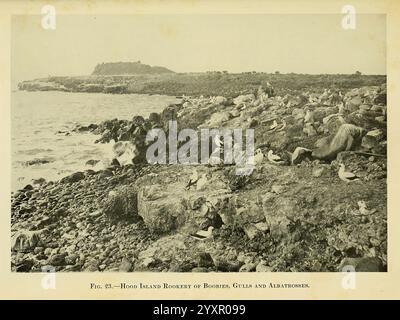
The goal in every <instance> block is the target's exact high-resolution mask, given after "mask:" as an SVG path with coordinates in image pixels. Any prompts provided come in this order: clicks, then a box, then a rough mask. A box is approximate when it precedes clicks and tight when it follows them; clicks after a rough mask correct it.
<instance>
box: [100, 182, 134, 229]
mask: <svg viewBox="0 0 400 320" xmlns="http://www.w3.org/2000/svg"><path fill="white" fill-rule="evenodd" d="M101 206H102V212H103V214H104V215H105V216H106V217H107V218H108V219H109V220H110V221H112V222H117V221H120V220H133V221H137V220H138V218H139V216H138V206H137V192H136V190H135V189H134V188H132V187H128V186H124V187H121V188H120V189H118V190H113V191H111V192H110V193H109V195H108V197H107V198H106V199H105V200H104V202H103V203H102V205H101Z"/></svg>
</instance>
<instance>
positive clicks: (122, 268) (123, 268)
mask: <svg viewBox="0 0 400 320" xmlns="http://www.w3.org/2000/svg"><path fill="white" fill-rule="evenodd" d="M118 270H119V272H130V271H131V270H132V263H131V262H129V260H128V259H126V258H123V259H122V261H121V264H120V265H119V268H118Z"/></svg>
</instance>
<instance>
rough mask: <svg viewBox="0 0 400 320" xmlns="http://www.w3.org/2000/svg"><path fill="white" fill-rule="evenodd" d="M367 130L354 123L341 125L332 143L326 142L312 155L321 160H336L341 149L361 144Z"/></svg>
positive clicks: (353, 147) (352, 147)
mask: <svg viewBox="0 0 400 320" xmlns="http://www.w3.org/2000/svg"><path fill="white" fill-rule="evenodd" d="M364 134H365V130H364V129H363V128H360V127H358V126H355V125H353V124H349V123H345V124H343V125H341V126H340V128H339V130H338V131H337V133H336V135H335V136H334V137H333V139H332V141H331V142H330V143H326V144H324V145H322V146H320V147H319V148H317V149H316V150H314V151H313V153H312V156H313V157H314V158H317V159H321V160H334V159H335V158H336V156H337V154H338V153H339V152H341V151H350V150H354V149H355V148H356V147H357V146H359V145H360V144H361V140H362V137H363V136H364Z"/></svg>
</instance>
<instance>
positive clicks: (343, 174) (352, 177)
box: [338, 163, 360, 182]
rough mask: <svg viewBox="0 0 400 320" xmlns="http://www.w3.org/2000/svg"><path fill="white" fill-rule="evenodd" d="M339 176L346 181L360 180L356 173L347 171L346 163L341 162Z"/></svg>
mask: <svg viewBox="0 0 400 320" xmlns="http://www.w3.org/2000/svg"><path fill="white" fill-rule="evenodd" d="M338 174H339V178H340V179H341V180H343V181H345V182H350V181H356V180H360V179H359V178H358V177H357V176H356V175H355V174H354V173H352V172H347V171H345V167H344V164H343V163H341V164H340V168H339V172H338Z"/></svg>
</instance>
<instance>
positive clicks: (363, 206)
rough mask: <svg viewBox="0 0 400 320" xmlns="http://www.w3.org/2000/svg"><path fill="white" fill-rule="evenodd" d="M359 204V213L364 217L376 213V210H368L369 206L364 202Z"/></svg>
mask: <svg viewBox="0 0 400 320" xmlns="http://www.w3.org/2000/svg"><path fill="white" fill-rule="evenodd" d="M357 204H358V211H360V214H361V215H363V216H368V215H370V214H372V213H374V212H375V211H376V209H372V210H368V209H367V204H366V203H365V201H364V200H360V201H358V202H357Z"/></svg>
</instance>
